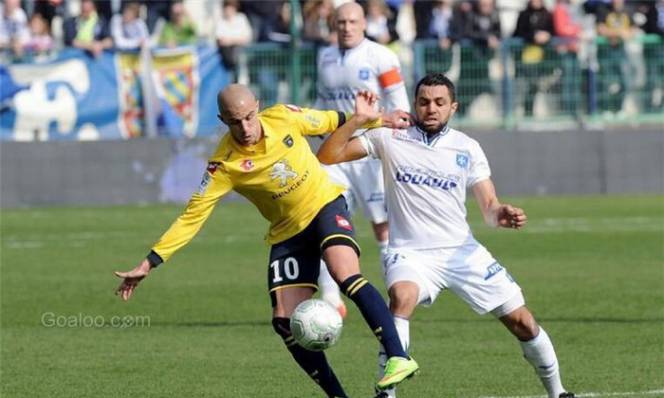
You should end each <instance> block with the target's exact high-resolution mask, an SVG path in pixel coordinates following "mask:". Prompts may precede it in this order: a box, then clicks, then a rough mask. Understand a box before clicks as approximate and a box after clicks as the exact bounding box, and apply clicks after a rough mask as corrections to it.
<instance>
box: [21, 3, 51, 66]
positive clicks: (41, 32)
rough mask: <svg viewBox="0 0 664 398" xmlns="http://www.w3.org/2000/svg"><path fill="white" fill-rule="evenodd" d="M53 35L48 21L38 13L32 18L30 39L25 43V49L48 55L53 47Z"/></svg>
mask: <svg viewBox="0 0 664 398" xmlns="http://www.w3.org/2000/svg"><path fill="white" fill-rule="evenodd" d="M53 45H54V43H53V37H52V36H51V30H50V28H49V24H48V21H47V20H46V18H44V16H43V15H41V14H39V13H36V14H32V17H31V18H30V39H29V40H28V41H27V42H26V43H25V46H24V48H25V51H26V52H27V53H30V54H32V55H36V56H40V55H46V54H48V53H49V52H50V51H51V50H52V49H53Z"/></svg>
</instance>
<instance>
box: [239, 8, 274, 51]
mask: <svg viewBox="0 0 664 398" xmlns="http://www.w3.org/2000/svg"><path fill="white" fill-rule="evenodd" d="M283 3H284V1H283V0H278V1H256V0H240V11H242V12H243V13H244V14H245V15H246V16H247V18H249V21H250V22H251V27H252V30H253V32H254V41H255V42H263V41H270V39H269V38H268V36H269V33H270V30H271V29H273V27H274V26H275V25H276V23H277V22H276V21H277V19H278V18H279V12H275V10H280V9H281V6H282V4H283Z"/></svg>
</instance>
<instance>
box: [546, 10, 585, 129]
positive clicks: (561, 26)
mask: <svg viewBox="0 0 664 398" xmlns="http://www.w3.org/2000/svg"><path fill="white" fill-rule="evenodd" d="M577 11H578V10H577V9H575V8H574V7H572V5H571V4H570V0H557V1H556V6H555V7H554V8H553V32H554V35H555V36H556V37H557V39H558V40H559V42H558V43H557V45H556V51H557V52H558V55H559V56H560V62H561V68H562V77H561V87H560V108H561V111H562V112H563V113H564V114H567V115H573V116H575V115H577V114H578V113H579V112H580V109H579V105H580V87H581V73H580V70H579V58H578V52H579V45H580V42H581V34H582V32H583V26H582V25H581V15H579V13H578V12H577Z"/></svg>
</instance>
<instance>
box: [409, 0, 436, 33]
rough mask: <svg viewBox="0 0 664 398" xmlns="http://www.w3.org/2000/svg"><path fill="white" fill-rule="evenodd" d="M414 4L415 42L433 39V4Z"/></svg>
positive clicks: (415, 0) (422, 2)
mask: <svg viewBox="0 0 664 398" xmlns="http://www.w3.org/2000/svg"><path fill="white" fill-rule="evenodd" d="M412 2H413V17H414V18H415V40H419V39H428V38H431V36H430V33H429V26H430V25H431V18H432V13H431V10H432V8H433V4H434V3H433V2H431V1H417V0H412Z"/></svg>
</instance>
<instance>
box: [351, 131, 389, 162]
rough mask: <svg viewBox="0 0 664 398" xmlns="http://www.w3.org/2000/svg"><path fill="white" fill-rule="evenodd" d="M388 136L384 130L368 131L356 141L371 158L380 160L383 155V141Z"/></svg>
mask: <svg viewBox="0 0 664 398" xmlns="http://www.w3.org/2000/svg"><path fill="white" fill-rule="evenodd" d="M387 134H389V132H388V131H386V129H369V130H366V131H365V132H364V133H363V134H362V135H360V136H358V137H357V138H356V139H358V140H360V144H362V147H363V148H364V150H365V151H366V152H367V155H369V156H371V157H372V158H376V159H380V158H381V157H382V155H383V147H384V139H385V137H386V135H387Z"/></svg>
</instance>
